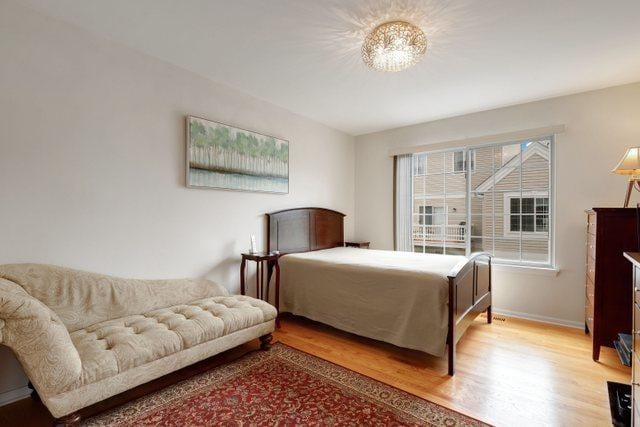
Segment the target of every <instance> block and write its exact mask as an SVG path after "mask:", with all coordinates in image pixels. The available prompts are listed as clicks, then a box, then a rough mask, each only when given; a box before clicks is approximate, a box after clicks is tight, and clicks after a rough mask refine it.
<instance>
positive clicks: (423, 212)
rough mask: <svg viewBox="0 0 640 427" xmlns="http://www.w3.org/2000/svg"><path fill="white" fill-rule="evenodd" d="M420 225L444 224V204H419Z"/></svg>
mask: <svg viewBox="0 0 640 427" xmlns="http://www.w3.org/2000/svg"><path fill="white" fill-rule="evenodd" d="M418 215H419V216H418V224H419V225H440V224H443V216H444V207H442V206H418Z"/></svg>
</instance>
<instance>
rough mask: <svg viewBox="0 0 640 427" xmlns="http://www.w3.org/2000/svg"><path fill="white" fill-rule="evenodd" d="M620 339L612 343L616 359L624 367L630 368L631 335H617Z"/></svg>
mask: <svg viewBox="0 0 640 427" xmlns="http://www.w3.org/2000/svg"><path fill="white" fill-rule="evenodd" d="M618 337H620V338H619V339H618V340H616V341H614V342H613V346H614V347H615V348H616V352H617V353H618V357H620V361H621V362H622V364H623V365H624V366H631V335H629V334H618Z"/></svg>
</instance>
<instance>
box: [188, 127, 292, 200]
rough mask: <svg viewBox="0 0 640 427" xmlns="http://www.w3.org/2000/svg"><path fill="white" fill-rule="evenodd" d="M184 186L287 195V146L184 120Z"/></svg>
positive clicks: (271, 139) (240, 131) (267, 138)
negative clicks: (185, 125)
mask: <svg viewBox="0 0 640 427" xmlns="http://www.w3.org/2000/svg"><path fill="white" fill-rule="evenodd" d="M187 186H188V187H195V188H219V189H225V190H237V191H258V192H267V193H279V194H287V193H289V142H288V141H285V140H283V139H280V138H276V137H273V136H269V135H263V134H261V133H257V132H253V131H249V130H246V129H240V128H237V127H234V126H229V125H225V124H223V123H218V122H213V121H211V120H205V119H201V118H199V117H193V116H188V117H187Z"/></svg>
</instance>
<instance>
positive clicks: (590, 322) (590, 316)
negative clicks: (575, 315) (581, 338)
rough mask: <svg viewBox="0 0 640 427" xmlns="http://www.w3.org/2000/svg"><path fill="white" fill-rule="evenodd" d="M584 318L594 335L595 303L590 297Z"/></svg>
mask: <svg viewBox="0 0 640 427" xmlns="http://www.w3.org/2000/svg"><path fill="white" fill-rule="evenodd" d="M584 318H585V321H586V323H587V327H588V328H589V332H591V333H593V302H592V301H591V300H590V299H589V298H588V297H587V299H586V303H585V305H584Z"/></svg>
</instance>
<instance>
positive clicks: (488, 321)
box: [487, 306, 493, 323]
mask: <svg viewBox="0 0 640 427" xmlns="http://www.w3.org/2000/svg"><path fill="white" fill-rule="evenodd" d="M492 321H493V314H491V306H489V307H487V323H491V322H492Z"/></svg>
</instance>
